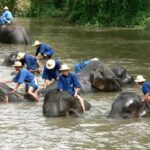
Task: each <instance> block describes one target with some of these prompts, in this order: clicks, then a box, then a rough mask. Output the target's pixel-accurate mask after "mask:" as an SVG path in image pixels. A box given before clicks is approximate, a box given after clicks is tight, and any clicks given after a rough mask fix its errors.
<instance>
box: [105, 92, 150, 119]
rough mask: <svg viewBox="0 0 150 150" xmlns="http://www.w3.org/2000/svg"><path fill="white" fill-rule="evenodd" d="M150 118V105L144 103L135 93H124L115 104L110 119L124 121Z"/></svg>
mask: <svg viewBox="0 0 150 150" xmlns="http://www.w3.org/2000/svg"><path fill="white" fill-rule="evenodd" d="M144 116H150V103H149V102H142V100H141V98H140V96H138V95H137V94H136V93H134V92H122V93H121V94H120V95H119V96H118V97H117V98H116V100H115V101H114V102H113V104H112V107H111V110H110V113H109V116H108V117H109V118H112V119H122V118H134V117H144Z"/></svg>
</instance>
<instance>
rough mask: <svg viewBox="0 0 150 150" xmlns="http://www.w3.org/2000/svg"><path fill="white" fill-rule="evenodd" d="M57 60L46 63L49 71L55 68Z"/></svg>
mask: <svg viewBox="0 0 150 150" xmlns="http://www.w3.org/2000/svg"><path fill="white" fill-rule="evenodd" d="M55 64H56V63H55V60H53V59H50V60H48V61H47V62H46V68H47V69H53V68H54V67H55Z"/></svg>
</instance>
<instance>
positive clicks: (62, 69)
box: [59, 64, 70, 71]
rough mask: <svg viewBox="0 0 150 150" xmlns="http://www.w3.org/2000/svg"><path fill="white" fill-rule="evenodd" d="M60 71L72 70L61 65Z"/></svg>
mask: <svg viewBox="0 0 150 150" xmlns="http://www.w3.org/2000/svg"><path fill="white" fill-rule="evenodd" d="M59 70H60V71H64V70H70V68H69V66H68V65H67V64H63V65H61V68H60V69H59Z"/></svg>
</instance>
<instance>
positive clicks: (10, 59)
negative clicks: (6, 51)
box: [2, 52, 18, 67]
mask: <svg viewBox="0 0 150 150" xmlns="http://www.w3.org/2000/svg"><path fill="white" fill-rule="evenodd" d="M17 54H18V52H13V53H11V54H10V55H9V56H7V57H6V58H5V59H4V61H3V62H2V66H8V67H10V66H12V65H13V64H14V63H15V61H16V58H17Z"/></svg>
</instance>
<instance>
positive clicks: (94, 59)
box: [91, 58, 99, 61]
mask: <svg viewBox="0 0 150 150" xmlns="http://www.w3.org/2000/svg"><path fill="white" fill-rule="evenodd" d="M98 60H99V59H98V58H92V59H91V61H98Z"/></svg>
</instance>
